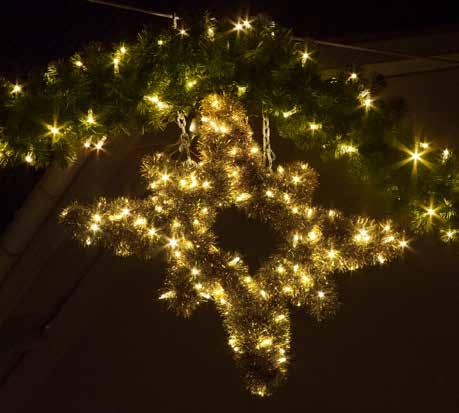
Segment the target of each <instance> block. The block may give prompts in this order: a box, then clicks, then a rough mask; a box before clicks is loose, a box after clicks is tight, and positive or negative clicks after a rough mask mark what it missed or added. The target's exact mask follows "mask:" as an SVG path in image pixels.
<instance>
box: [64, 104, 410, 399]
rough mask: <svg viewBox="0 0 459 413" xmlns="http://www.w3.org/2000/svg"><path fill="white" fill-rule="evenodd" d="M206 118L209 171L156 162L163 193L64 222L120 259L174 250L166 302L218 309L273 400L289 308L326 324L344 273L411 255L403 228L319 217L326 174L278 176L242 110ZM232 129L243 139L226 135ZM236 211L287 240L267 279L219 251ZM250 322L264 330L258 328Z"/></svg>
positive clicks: (202, 139) (199, 165)
mask: <svg viewBox="0 0 459 413" xmlns="http://www.w3.org/2000/svg"><path fill="white" fill-rule="evenodd" d="M157 102H159V98H158V99H154V100H153V101H152V103H154V104H156V103H157ZM201 108H202V114H201V116H197V119H200V124H199V125H198V129H199V132H200V133H199V135H198V142H197V147H198V148H199V157H200V158H201V159H200V161H199V162H196V163H194V164H183V165H182V164H177V163H176V162H175V161H173V160H172V159H170V158H169V157H166V156H164V155H163V154H156V155H153V156H150V157H147V158H146V159H145V160H144V162H143V166H142V171H143V174H144V175H145V177H146V179H147V180H148V182H149V187H150V188H152V192H151V195H149V196H148V197H146V198H145V199H142V200H129V199H126V198H119V199H116V200H114V201H107V200H105V199H101V200H99V201H98V202H97V203H96V204H95V205H94V206H92V207H91V206H90V207H82V206H79V205H74V206H72V207H69V208H68V209H67V210H68V212H67V214H66V215H65V216H62V219H63V220H64V221H65V222H67V223H69V224H72V226H73V228H74V230H75V233H76V235H77V236H78V237H79V239H81V241H82V242H83V243H86V241H87V240H88V239H90V243H91V245H92V244H94V245H98V244H101V245H105V246H107V247H109V248H111V249H112V250H113V251H114V252H115V253H116V254H118V255H122V256H126V255H138V256H142V257H144V258H146V259H151V258H152V257H153V256H154V253H155V251H156V250H157V247H158V246H163V247H165V251H166V256H167V261H168V263H169V266H168V267H169V275H168V276H167V280H166V285H167V287H166V290H165V291H163V292H162V293H161V295H160V299H161V300H165V301H167V303H168V305H169V306H170V307H172V308H173V309H174V310H175V311H177V312H178V313H181V314H185V315H190V314H191V312H192V311H193V309H194V308H196V306H197V305H199V304H200V303H201V302H204V301H213V302H214V303H215V306H216V308H217V310H218V311H219V312H220V314H221V316H222V319H223V322H224V324H225V328H226V331H227V332H228V337H229V340H228V341H229V345H230V348H231V349H232V351H233V354H234V357H235V360H236V361H238V362H239V361H242V360H250V359H251V358H253V359H254V360H258V361H257V363H256V366H255V367H254V368H252V364H251V363H245V362H244V363H243V364H242V366H243V371H244V376H245V378H246V380H247V386H248V388H249V389H250V391H252V392H253V393H254V394H258V395H261V394H263V395H267V394H270V393H271V392H272V390H273V388H274V387H275V385H276V383H278V382H279V381H280V379H281V378H282V377H284V376H285V374H286V372H287V367H288V361H289V357H288V351H289V349H290V344H289V343H290V319H289V315H288V306H289V305H295V306H299V305H305V306H307V308H308V309H309V311H310V312H311V314H313V315H314V316H315V317H316V318H318V319H322V318H325V317H327V316H328V315H331V314H333V312H334V311H335V306H336V298H335V296H336V294H335V293H334V287H333V286H334V281H333V278H332V277H331V274H332V273H334V272H337V271H352V270H353V269H355V268H361V267H363V266H367V265H375V264H383V263H386V262H388V261H389V260H391V259H392V258H394V257H395V256H397V255H398V254H400V253H401V250H402V249H403V247H402V244H400V243H399V242H400V241H398V240H399V239H400V237H398V236H397V233H396V232H395V231H394V230H393V229H392V227H387V228H386V229H385V230H382V226H381V224H378V223H376V222H374V221H372V220H369V219H364V218H352V219H347V218H344V217H343V216H342V214H340V213H339V212H338V211H336V210H334V209H327V210H324V209H321V208H313V207H311V201H312V195H313V190H314V184H313V183H314V182H315V181H316V178H317V176H316V174H315V172H314V171H313V170H312V169H311V168H310V167H309V166H308V165H306V164H303V163H293V164H290V165H287V166H280V167H279V168H278V169H277V172H276V173H272V174H270V173H268V172H267V171H266V169H265V168H264V166H263V154H262V151H261V150H260V148H259V146H258V145H257V144H256V142H255V141H254V139H253V137H252V131H251V129H250V126H249V125H248V123H247V122H246V114H245V112H244V110H243V109H242V108H241V106H240V104H239V103H238V102H237V101H235V100H233V99H232V98H230V97H228V96H216V95H211V96H209V97H207V98H206V99H204V100H203V102H202V104H201ZM222 125H224V126H225V127H226V128H227V129H228V130H231V133H224V132H223V131H222V130H221V126H222ZM254 181H256V182H259V185H260V187H254V186H253V185H252V183H251V182H254ZM231 206H235V207H237V208H238V209H240V210H242V211H244V212H245V213H246V214H248V215H250V216H253V217H255V218H257V219H263V220H264V221H267V222H269V223H270V225H272V227H273V229H274V230H275V231H276V232H277V233H278V234H279V236H280V238H281V239H282V241H281V244H280V247H279V249H278V251H277V253H276V254H274V255H272V256H271V257H270V258H268V259H267V260H266V262H265V263H263V264H262V266H261V268H260V269H259V270H258V271H257V273H256V276H255V277H251V276H250V274H249V270H248V267H247V265H246V263H245V262H244V260H243V259H242V258H241V257H240V256H239V255H234V254H232V253H230V252H226V251H224V250H222V249H221V248H220V247H219V246H218V245H216V244H215V238H214V235H213V233H212V227H213V225H214V223H215V220H216V216H217V213H218V211H221V210H224V209H226V208H228V207H231ZM95 214H98V216H100V221H98V222H97V221H96V220H95V219H94V217H95ZM131 217H132V218H131ZM81 222H88V225H81ZM156 228H161V231H160V232H159V231H158V230H156ZM356 234H357V235H358V236H359V237H360V238H358V239H357V240H356V239H354V237H355V236H356ZM390 237H392V238H390ZM356 241H358V242H356ZM332 245H339V246H340V247H339V250H338V249H335V248H333V247H331V246H332ZM210 274H211V276H210ZM191 292H193V293H191ZM260 300H261V302H262V303H263V304H262V305H261V304H259V303H260ZM260 312H262V313H260ZM247 320H253V321H251V323H250V325H249V324H248V323H247ZM241 357H243V359H242V358H241Z"/></svg>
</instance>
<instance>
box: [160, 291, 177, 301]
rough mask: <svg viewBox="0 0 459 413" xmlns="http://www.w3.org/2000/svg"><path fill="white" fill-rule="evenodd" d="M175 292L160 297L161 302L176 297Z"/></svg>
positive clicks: (168, 292)
mask: <svg viewBox="0 0 459 413" xmlns="http://www.w3.org/2000/svg"><path fill="white" fill-rule="evenodd" d="M175 295H176V294H175V291H167V292H165V293H163V294H161V295H160V296H159V299H160V300H170V299H171V298H174V297H175Z"/></svg>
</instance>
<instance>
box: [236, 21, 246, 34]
mask: <svg viewBox="0 0 459 413" xmlns="http://www.w3.org/2000/svg"><path fill="white" fill-rule="evenodd" d="M234 30H236V31H237V32H240V31H241V30H244V24H243V23H241V22H237V23H235V24H234Z"/></svg>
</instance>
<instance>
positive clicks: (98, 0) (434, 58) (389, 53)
mask: <svg viewBox="0 0 459 413" xmlns="http://www.w3.org/2000/svg"><path fill="white" fill-rule="evenodd" d="M88 1H89V2H90V3H96V4H102V5H104V6H110V7H115V8H118V9H124V10H130V11H134V12H138V13H144V14H149V15H151V16H156V17H164V18H167V19H172V25H173V28H174V29H177V21H178V20H180V17H179V16H177V15H176V14H175V13H173V14H168V13H161V12H155V11H151V10H145V9H140V8H137V7H132V6H127V5H124V4H120V3H115V2H112V1H105V0H88ZM293 39H294V40H296V41H298V42H313V43H316V44H320V45H323V46H329V47H336V48H339V49H350V50H356V51H360V52H367V53H373V54H379V55H385V56H392V57H401V58H404V59H422V60H430V61H433V62H442V63H447V64H453V65H457V64H459V60H455V59H449V58H445V57H437V56H419V55H412V54H406V53H400V52H394V51H390V50H381V49H374V48H370V47H362V46H353V45H350V44H345V43H337V42H328V41H325V40H318V39H314V38H303V37H294V38H293Z"/></svg>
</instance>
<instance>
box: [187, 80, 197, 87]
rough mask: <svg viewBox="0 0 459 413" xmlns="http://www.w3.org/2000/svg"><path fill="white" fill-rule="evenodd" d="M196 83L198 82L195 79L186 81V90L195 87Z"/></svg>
mask: <svg viewBox="0 0 459 413" xmlns="http://www.w3.org/2000/svg"><path fill="white" fill-rule="evenodd" d="M196 83H198V81H197V80H196V79H191V80H188V81H187V82H186V87H187V89H192V88H193V87H195V86H196Z"/></svg>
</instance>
